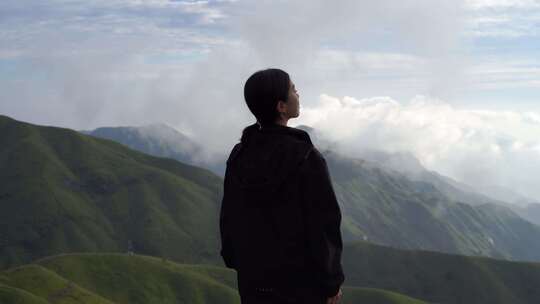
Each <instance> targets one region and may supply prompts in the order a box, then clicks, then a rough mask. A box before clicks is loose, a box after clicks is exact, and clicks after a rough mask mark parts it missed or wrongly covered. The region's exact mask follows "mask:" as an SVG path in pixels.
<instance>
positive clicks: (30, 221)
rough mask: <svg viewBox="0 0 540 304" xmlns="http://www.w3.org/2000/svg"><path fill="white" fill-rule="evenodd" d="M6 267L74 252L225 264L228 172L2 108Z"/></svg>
mask: <svg viewBox="0 0 540 304" xmlns="http://www.w3.org/2000/svg"><path fill="white" fill-rule="evenodd" d="M0 134H1V136H0V168H2V170H0V184H1V185H2V187H1V188H0V208H1V212H0V269H1V268H6V267H8V266H12V265H19V264H24V263H27V262H29V261H31V260H34V259H35V258H39V257H43V256H49V255H54V254H59V253H67V252H126V251H128V250H132V251H135V252H137V253H143V254H148V255H154V256H165V257H168V258H171V259H174V260H176V261H181V262H193V263H200V262H205V263H206V262H208V263H216V264H221V263H222V261H221V258H220V257H219V254H218V252H219V227H218V223H219V218H218V214H219V208H220V200H221V197H222V183H223V180H222V178H220V177H218V176H216V175H214V174H213V173H211V172H210V171H208V170H205V169H201V168H198V167H194V166H190V165H186V164H182V163H180V162H177V161H175V160H172V159H165V158H157V157H152V156H150V155H147V154H143V153H140V152H137V151H134V150H131V149H128V148H127V147H125V146H123V145H120V144H118V143H116V142H113V141H110V140H104V139H99V138H95V137H92V136H88V135H83V134H80V133H78V132H75V131H73V130H69V129H63V128H55V127H43V126H36V125H32V124H28V123H23V122H19V121H16V120H13V119H10V118H8V117H5V116H0Z"/></svg>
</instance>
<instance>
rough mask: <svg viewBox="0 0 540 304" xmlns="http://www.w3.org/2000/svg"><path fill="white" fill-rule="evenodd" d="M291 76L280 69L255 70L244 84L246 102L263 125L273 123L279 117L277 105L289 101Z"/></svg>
mask: <svg viewBox="0 0 540 304" xmlns="http://www.w3.org/2000/svg"><path fill="white" fill-rule="evenodd" d="M290 81H291V78H290V76H289V74H287V72H285V71H283V70H280V69H266V70H261V71H257V72H255V73H254V74H253V75H251V76H250V77H249V78H248V80H247V81H246V84H245V85H244V99H245V100H246V104H247V106H248V108H249V110H250V111H251V113H253V115H254V116H255V118H257V121H258V122H259V123H260V124H261V125H265V124H272V123H275V121H276V120H277V119H278V118H279V112H278V110H277V109H276V105H277V103H278V101H279V100H282V101H283V102H287V99H288V96H289V86H290Z"/></svg>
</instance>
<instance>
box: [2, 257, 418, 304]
mask: <svg viewBox="0 0 540 304" xmlns="http://www.w3.org/2000/svg"><path fill="white" fill-rule="evenodd" d="M0 299H8V300H9V301H13V299H18V300H19V302H6V303H21V304H26V303H36V304H37V303H39V304H42V303H66V304H67V303H84V304H86V303H88V304H90V303H95V304H102V303H103V304H111V303H116V304H124V303H125V304H137V303H194V304H197V303H201V304H202V303H205V304H218V303H219V304H226V303H240V297H239V294H238V291H237V285H236V272H234V271H232V270H230V269H227V268H223V267H219V266H209V265H190V264H178V263H174V262H171V261H164V260H162V259H160V258H154V257H149V256H140V255H132V256H129V255H125V254H69V255H60V256H53V257H49V258H45V259H42V260H40V261H37V262H36V263H34V264H29V265H24V266H20V267H17V268H13V269H9V270H6V271H3V272H0ZM8 300H6V301H8ZM2 303H4V302H2ZM342 303H344V304H349V303H351V304H352V303H375V304H376V303H380V304H422V303H424V302H421V301H418V300H415V299H412V298H409V297H406V296H403V295H400V294H397V293H394V292H389V291H385V290H379V289H371V288H356V287H344V288H343V300H342Z"/></svg>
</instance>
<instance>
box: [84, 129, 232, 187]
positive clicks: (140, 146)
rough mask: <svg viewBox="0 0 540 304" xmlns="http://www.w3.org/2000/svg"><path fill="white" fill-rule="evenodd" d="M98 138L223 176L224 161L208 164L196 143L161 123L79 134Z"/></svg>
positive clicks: (204, 151)
mask: <svg viewBox="0 0 540 304" xmlns="http://www.w3.org/2000/svg"><path fill="white" fill-rule="evenodd" d="M80 132H81V133H83V134H88V135H92V136H96V137H100V138H105V139H110V140H114V141H116V142H119V143H121V144H123V145H126V146H128V147H130V148H131V149H134V150H137V151H141V152H143V153H146V154H150V155H153V156H158V157H167V158H172V159H176V160H177V161H179V162H182V163H186V164H190V165H193V166H197V167H204V168H207V169H209V170H210V171H212V172H214V173H215V174H217V175H219V176H221V177H223V176H225V160H223V161H217V162H210V161H208V160H207V159H209V158H214V157H210V156H206V157H203V155H204V154H205V153H206V152H207V151H206V150H205V149H204V148H203V147H202V146H201V145H200V144H199V143H197V142H195V141H194V140H193V139H191V138H190V137H188V136H186V135H184V134H182V133H180V132H178V131H177V130H175V129H174V128H172V127H169V126H168V125H165V124H152V125H145V126H140V127H101V128H97V129H95V130H92V131H80Z"/></svg>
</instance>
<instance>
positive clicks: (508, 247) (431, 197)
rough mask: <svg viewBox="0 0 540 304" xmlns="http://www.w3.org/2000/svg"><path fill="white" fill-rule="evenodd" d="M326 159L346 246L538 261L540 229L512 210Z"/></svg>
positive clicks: (365, 165)
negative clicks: (471, 201) (349, 243)
mask: <svg viewBox="0 0 540 304" xmlns="http://www.w3.org/2000/svg"><path fill="white" fill-rule="evenodd" d="M323 155H324V156H325V158H326V160H327V163H328V167H329V171H330V174H331V176H332V181H333V183H334V189H335V191H336V195H337V196H338V200H339V202H340V204H341V208H342V211H343V212H342V213H343V223H342V231H343V238H344V240H345V241H355V240H369V241H370V242H374V243H378V244H382V245H389V246H394V247H398V248H404V249H425V250H433V251H441V252H447V253H459V254H466V255H484V256H490V257H497V258H505V259H514V260H528V261H540V242H538V240H539V239H540V227H539V226H536V225H534V224H532V223H530V222H528V221H526V220H524V219H523V218H521V217H520V216H518V215H517V214H516V213H514V212H513V211H512V210H510V209H509V208H506V207H504V206H499V205H497V204H490V203H487V204H486V203H484V204H478V205H476V206H474V205H473V204H469V203H465V202H462V201H458V200H455V198H456V196H453V197H451V196H449V195H448V194H447V193H445V192H444V191H441V190H440V185H437V183H435V184H432V183H429V182H426V181H418V180H412V179H410V178H409V177H407V176H405V175H404V174H400V173H398V172H395V171H389V170H386V169H385V168H381V166H380V165H379V164H377V163H372V162H369V161H365V160H360V159H353V158H346V157H344V156H342V155H338V154H336V153H333V152H331V151H323ZM439 182H440V180H439ZM456 191H457V190H456ZM459 196H460V197H462V198H463V197H467V195H466V194H463V193H462V194H460V195H459Z"/></svg>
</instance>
